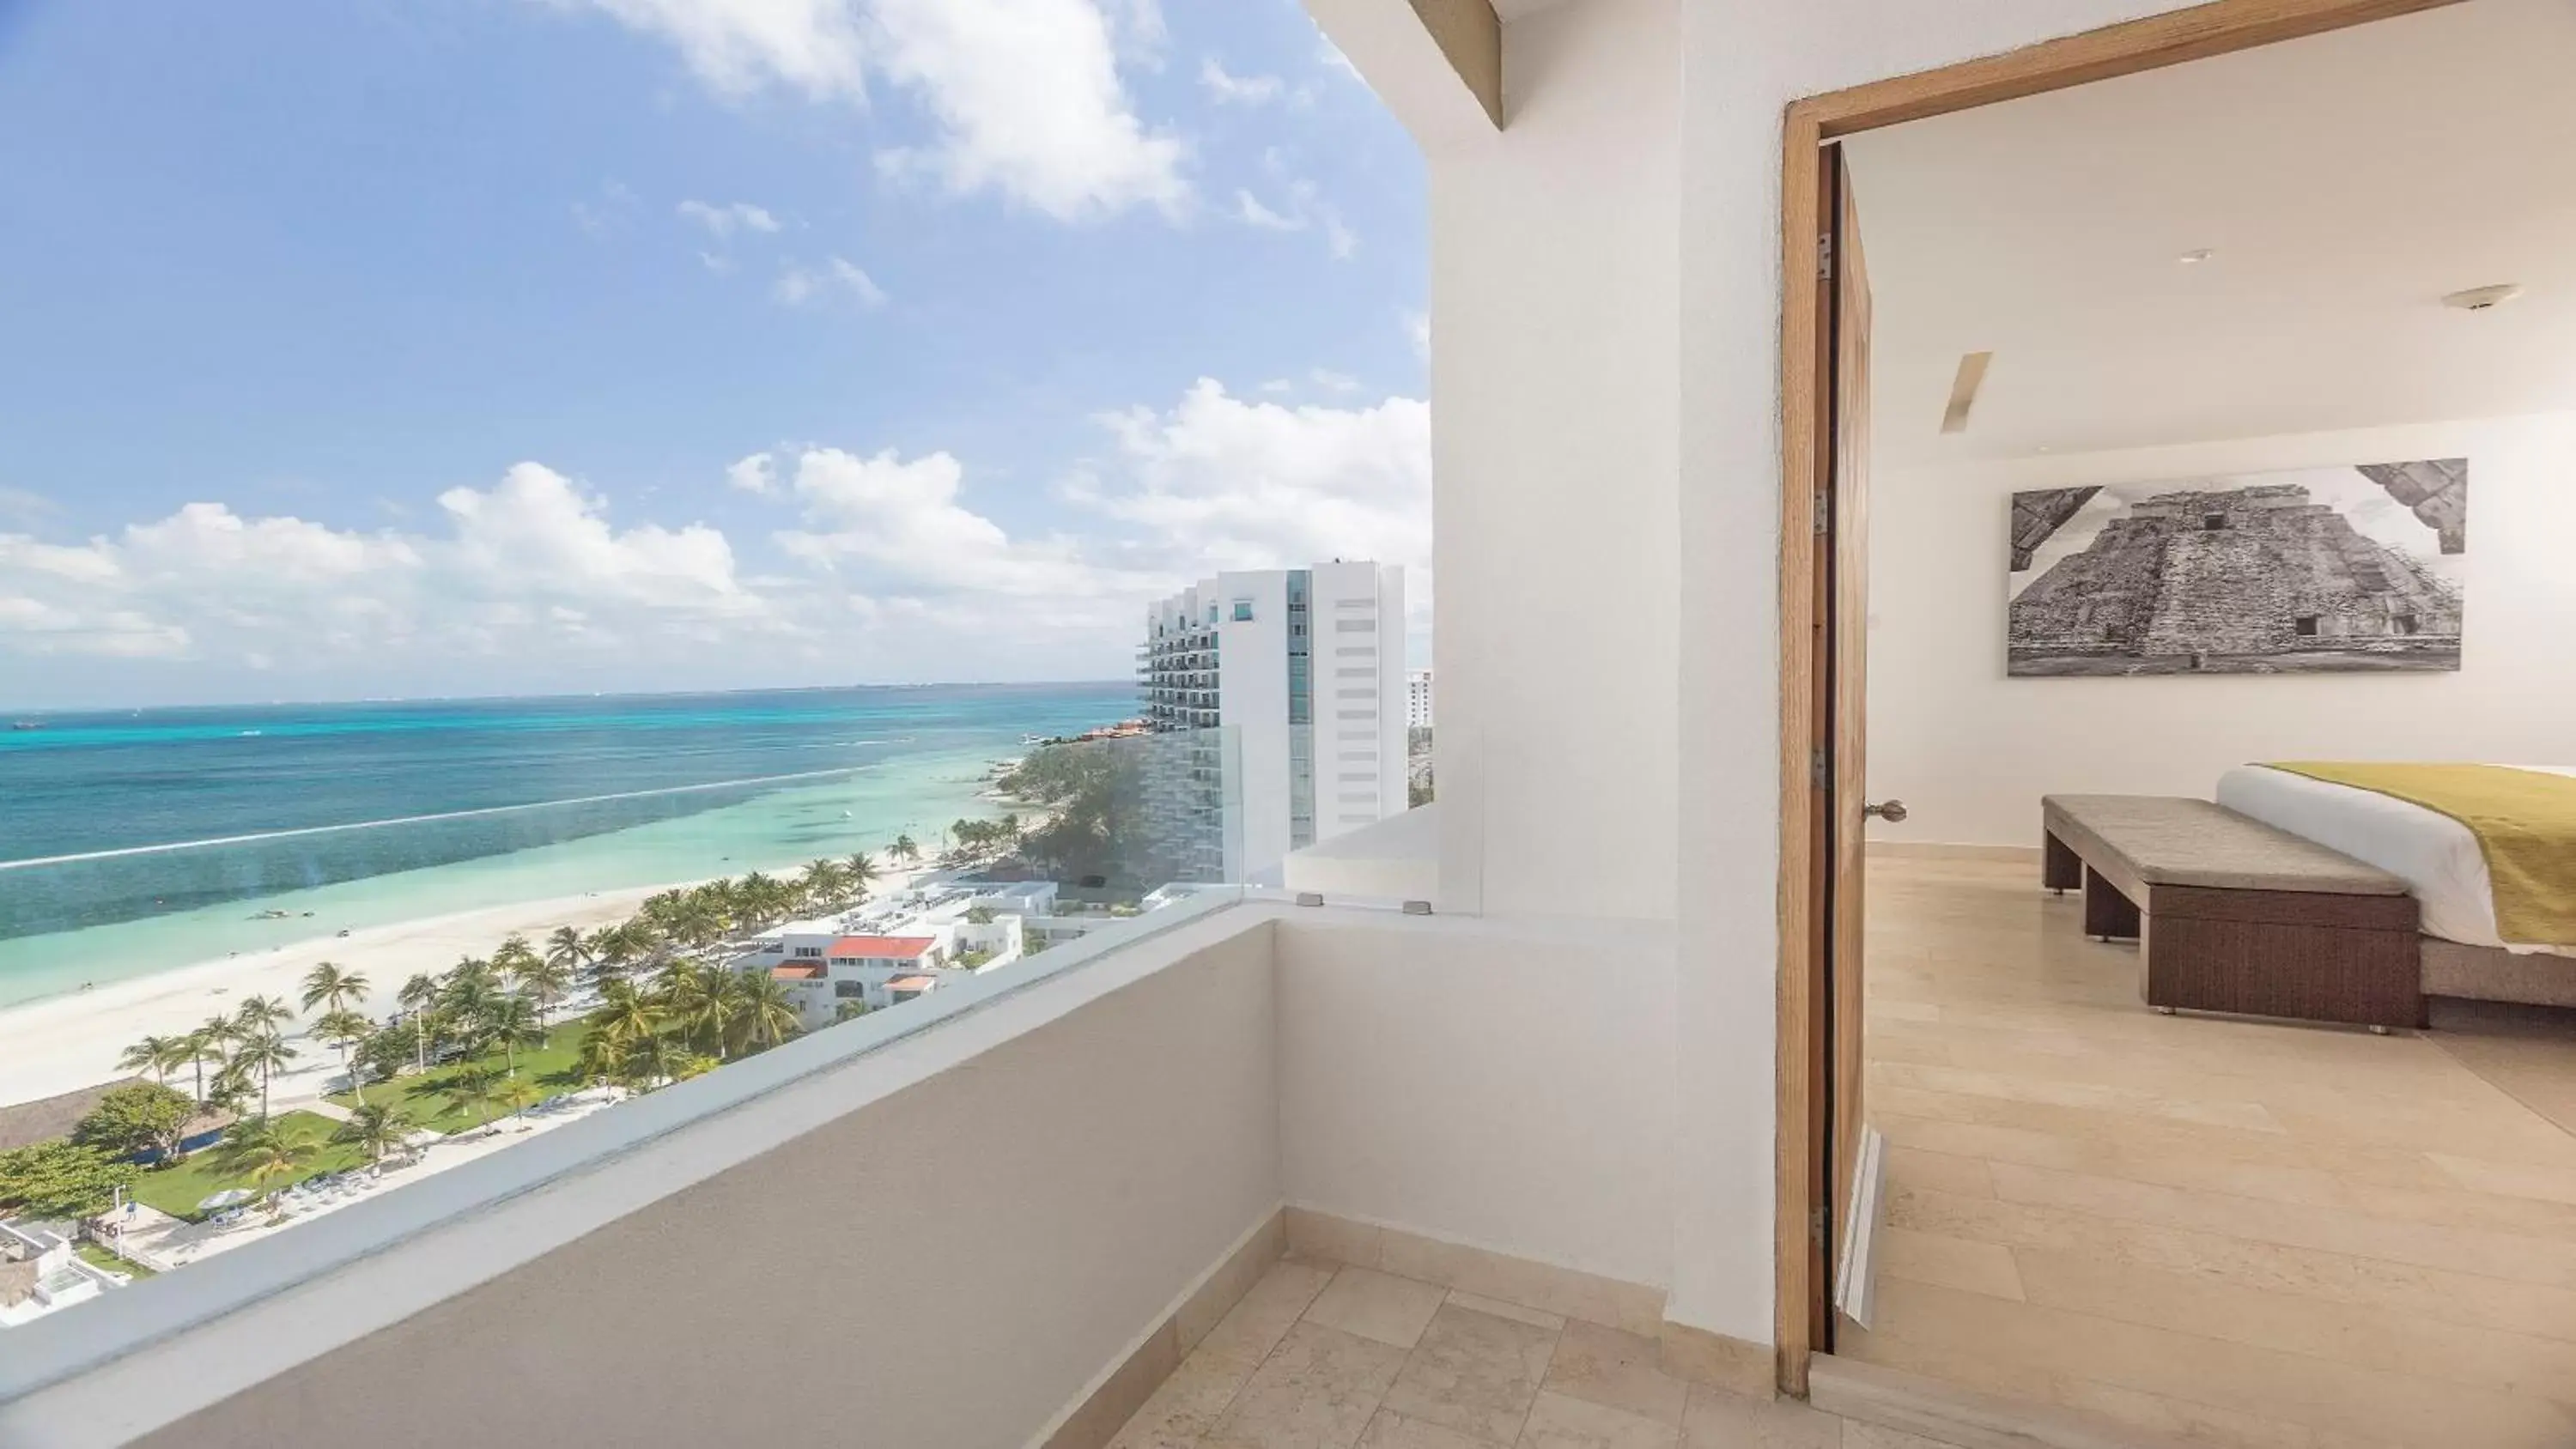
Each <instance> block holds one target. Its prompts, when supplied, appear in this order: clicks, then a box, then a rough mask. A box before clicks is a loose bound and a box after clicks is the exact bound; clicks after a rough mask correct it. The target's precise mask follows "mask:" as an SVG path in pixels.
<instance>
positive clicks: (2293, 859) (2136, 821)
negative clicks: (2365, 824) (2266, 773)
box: [2040, 795, 2407, 896]
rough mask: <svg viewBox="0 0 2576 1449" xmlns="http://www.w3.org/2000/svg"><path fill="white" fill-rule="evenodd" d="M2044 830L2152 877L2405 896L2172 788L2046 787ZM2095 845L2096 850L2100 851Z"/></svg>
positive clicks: (2330, 854) (2356, 868)
mask: <svg viewBox="0 0 2576 1449" xmlns="http://www.w3.org/2000/svg"><path fill="white" fill-rule="evenodd" d="M2040 812H2041V815H2042V816H2043V818H2044V819H2045V820H2046V822H2047V826H2048V832H2049V834H2051V835H2054V836H2056V837H2057V838H2058V839H2059V840H2062V841H2064V842H2066V844H2067V845H2068V846H2069V847H2071V848H2072V849H2073V850H2074V851H2075V853H2076V854H2078V855H2081V856H2085V857H2087V858H2088V859H2094V860H2099V859H2102V858H2103V857H2104V856H2108V857H2110V858H2113V859H2117V860H2119V861H2121V862H2122V863H2124V864H2125V865H2127V867H2128V868H2129V870H2130V871H2131V872H2133V873H2134V874H2135V875H2136V876H2137V877H2138V879H2139V880H2141V881H2144V882H2145V883H2147V884H2149V885H2172V886H2200V887H2204V888H2207V889H2210V890H2238V891H2312V892H2316V893H2318V894H2324V895H2349V896H2402V895H2405V894H2407V885H2406V882H2405V881H2403V880H2401V879H2399V878H2398V877H2396V876H2393V875H2390V874H2389V873H2388V872H2386V871H2384V870H2381V869H2379V868H2378V867H2377V866H2373V865H2365V864H2363V863H2362V862H2360V861H2357V860H2355V859H2353V858H2352V857H2351V856H2348V855H2345V854H2343V853H2342V852H2341V851H2335V850H2328V849H2327V848H2326V847H2324V846H2322V845H2319V844H2317V843H2316V842H2315V841H2312V840H2302V839H2300V838H2299V837H2298V836H2295V835H2292V834H2290V833H2289V832H2288V831H2286V830H2281V829H2278V828H2276V827H2274V826H2270V825H2266V824H2264V823H2263V822H2262V821H2260V820H2255V819H2251V818H2249V817H2247V816H2243V815H2239V814H2237V813H2236V812H2235V811H2233V810H2229V809H2227V808H2226V807H2224V806H2221V805H2215V804H2212V803H2210V802H2209V801H2207V800H2191V799H2186V798H2183V797H2181V796H2176V795H2049V796H2044V797H2042V798H2041V800H2040ZM2097 852H2098V854H2097Z"/></svg>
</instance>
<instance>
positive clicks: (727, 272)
mask: <svg viewBox="0 0 2576 1449" xmlns="http://www.w3.org/2000/svg"><path fill="white" fill-rule="evenodd" d="M698 265H699V266H702V267H704V268H706V269H707V270H708V271H710V272H713V273H715V274H716V275H717V276H719V277H727V276H731V275H733V258H731V257H728V256H720V255H718V254H716V253H714V252H700V253H698Z"/></svg>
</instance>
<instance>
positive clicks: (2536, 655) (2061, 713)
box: [1869, 413, 2576, 846]
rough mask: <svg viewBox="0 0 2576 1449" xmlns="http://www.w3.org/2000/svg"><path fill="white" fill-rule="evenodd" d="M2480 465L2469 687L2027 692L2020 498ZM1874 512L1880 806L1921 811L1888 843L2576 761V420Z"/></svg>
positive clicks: (2414, 677)
mask: <svg viewBox="0 0 2576 1449" xmlns="http://www.w3.org/2000/svg"><path fill="white" fill-rule="evenodd" d="M2462 456H2465V457H2467V458H2468V460H2469V552H2468V564H2469V573H2468V579H2467V617H2466V629H2465V633H2464V635H2463V638H2462V651H2461V652H2462V658H2461V667H2460V671H2459V672H2458V673H2456V674H2450V673H2444V674H2304V675H2213V676H2207V677H2198V678H2195V677H2190V676H2172V675H2167V676H2151V677H2141V678H2134V679H2126V678H2110V679H2092V678H2081V679H2012V678H2008V677H2006V675H2005V673H2004V605H2005V578H2006V572H2005V570H2006V567H2007V564H2008V559H2007V557H2006V555H2007V553H2008V549H2007V546H2006V541H2005V535H2006V533H2007V532H2008V528H2007V522H2006V520H2007V516H2008V513H2009V510H2010V507H2011V504H2010V502H2009V497H2010V495H2011V494H2012V493H2014V492H2015V491H2018V490H2020V489H2025V488H2051V487H2077V486H2082V485H2085V484H2092V483H2133V482H2149V481H2153V480H2156V479H2162V478H2191V477H2204V476H2208V475H2210V474H2213V473H2245V472H2261V471H2265V470H2269V469H2276V468H2294V467H2305V466H2313V465H2320V464H2339V463H2372V462H2386V461H2390V460H2396V459H2405V458H2454V457H2462ZM1870 508H1871V518H1870V551H1871V552H1870V610H1869V613H1870V645H1869V648H1870V656H1869V669H1870V675H1869V773H1870V797H1871V798H1872V799H1881V798H1885V797H1888V796H1891V795H1892V796H1899V797H1902V798H1903V799H1904V801H1905V802H1906V805H1907V806H1908V807H1909V809H1910V810H1911V811H1912V814H1911V817H1910V818H1909V819H1907V820H1906V822H1905V823H1904V824H1902V825H1896V826H1888V825H1873V826H1872V828H1871V834H1872V836H1873V837H1874V838H1876V839H1881V840H1908V841H1923V842H1940V843H1961V844H1978V845H2021V846H2031V845H2036V844H2037V843H2038V839H2039V836H2038V830H2039V824H2038V822H2039V797H2040V796H2041V795H2043V794H2049V793H2076V792H2099V793H2114V794H2152V795H2196V796H2199V797H2202V798H2204V799H2206V798H2208V796H2209V794H2210V791H2211V789H2212V788H2213V787H2214V786H2215V785H2216V784H2217V782H2218V776H2219V774H2220V772H2222V771H2224V770H2226V769H2227V768H2229V767H2230V766H2233V765H2239V764H2243V763H2245V762H2246V761H2249V760H2267V759H2269V760H2281V759H2364V760H2367V759H2413V760H2470V761H2489V762H2498V763H2517V762H2519V763H2532V764H2565V763H2570V762H2576V663H2571V660H2576V654H2571V651H2570V644H2569V640H2568V637H2567V633H2568V629H2569V627H2570V625H2571V624H2576V568H2570V567H2569V566H2568V564H2567V562H2566V552H2565V551H2566V548H2567V545H2568V542H2569V541H2570V540H2576V413H2553V414H2547V415H2543V416H2539V417H2526V418H2511V419H2502V420H2490V421H2481V422H2460V423H2438V424H2423V425H2415V426H2408V427H2397V428H2380V429H2370V430H2364V431H2359V432H2339V433H2312V434H2306V435H2302V436H2293V437H2276V438H2248V439H2237V440H2232V441H2224V442H2210V443H2197V444H2190V445H2185V446H2180V447H2166V448H2147V449H2136V450H2129V451H2122V452H2109V453H2094V454H2085V455H2065V456H2051V457H2041V458H2030V459H2020V460H2014V461H2010V462H1993V463H1983V464H1973V463H1972V464H1956V465H1947V466H1943V467H1938V468H1923V469H1914V470H1908V471H1905V472H1897V473H1887V474H1883V475H1882V476H1880V477H1878V478H1876V479H1874V480H1872V486H1871V496H1870Z"/></svg>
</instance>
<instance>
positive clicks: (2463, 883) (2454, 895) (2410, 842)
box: [2218, 765, 2576, 956]
mask: <svg viewBox="0 0 2576 1449" xmlns="http://www.w3.org/2000/svg"><path fill="white" fill-rule="evenodd" d="M2513 768H2515V769H2518V770H2538V771H2542V772H2544V773H2546V774H2552V775H2576V767H2567V766H2560V765H2516V766H2514V767H2513ZM2218 803H2219V804H2221V805H2224V806H2226V807H2227V808H2228V809H2230V810H2233V811H2235V812H2236V813H2237V814H2239V815H2250V816H2252V817H2254V818H2255V819H2257V820H2260V821H2263V822H2264V823H2266V824H2269V825H2276V826H2278V827H2280V828H2281V829H2283V830H2286V831H2288V832H2290V833H2291V834H2292V835H2296V836H2300V837H2302V838H2304V839H2308V840H2313V841H2315V842H2316V843H2317V844H2319V845H2322V846H2325V847H2326V848H2328V849H2330V850H2340V851H2342V852H2343V853H2344V854H2346V855H2349V856H2351V857H2352V858H2353V859H2355V860H2359V861H2365V862H2367V863H2369V864H2371V865H2375V866H2377V867H2379V868H2380V869H2381V870H2384V871H2386V872H2388V873H2389V874H2390V875H2393V876H2396V877H2398V878H2399V879H2401V880H2403V881H2405V882H2406V883H2407V884H2408V885H2410V886H2413V887H2414V888H2415V899H2416V901H2417V902H2418V903H2419V904H2420V905H2421V906H2422V907H2423V910H2424V918H2423V931H2424V934H2425V935H2428V936H2439V937H2441V938H2442V939H2444V940H2446V941H2457V942H2460V943H2461V944H2462V945H2467V946H2503V947H2504V949H2506V950H2508V951H2514V952H2519V953H2522V954H2526V955H2532V954H2540V953H2544V952H2545V953H2550V954H2555V955H2560V956H2576V942H2567V943H2563V944H2560V945H2555V946H2507V945H2505V942H2504V940H2503V938H2502V937H2500V936H2498V935H2497V934H2496V918H2495V892H2494V889H2493V887H2492V886H2491V885H2490V884H2489V882H2488V880H2487V861H2486V855H2485V853H2484V852H2483V851H2481V850H2479V849H2478V838H2477V837H2476V836H2475V835H2472V834H2470V833H2469V827H2467V826H2465V825H2462V824H2461V823H2460V822H2458V821H2456V820H2453V819H2452V818H2451V817H2449V816H2448V815H2443V814H2439V813H2437V812H2435V811H2431V810H2427V809H2425V808H2423V807H2422V806H2420V805H2409V804H2407V803H2406V802H2405V801H2403V800H2395V799H2391V798H2389V797H2388V796H2386V795H2382V794H2380V793H2378V792H2377V791H2375V790H2356V789H2354V788H2353V787H2351V786H2350V785H2336V784H2331V783H2328V782H2327V781H2324V780H2314V779H2310V778H2309V777H2307V776H2305V775H2293V774H2291V773H2290V772H2289V771H2287V770H2267V769H2264V768H2262V767H2260V766H2257V765H2241V766H2238V767H2237V768H2236V769H2233V770H2230V771H2228V772H2227V773H2226V774H2224V775H2221V776H2220V777H2219V778H2218Z"/></svg>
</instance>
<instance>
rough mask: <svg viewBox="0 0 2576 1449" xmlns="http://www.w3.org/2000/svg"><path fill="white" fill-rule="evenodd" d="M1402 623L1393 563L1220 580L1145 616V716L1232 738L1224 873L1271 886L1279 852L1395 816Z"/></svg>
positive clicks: (1399, 798) (1399, 808)
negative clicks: (1232, 823) (1232, 789)
mask: <svg viewBox="0 0 2576 1449" xmlns="http://www.w3.org/2000/svg"><path fill="white" fill-rule="evenodd" d="M1404 628H1405V625H1404V570H1403V569H1402V568H1400V567H1398V566H1396V565H1392V564H1373V563H1339V562H1336V563H1324V564H1316V565H1314V566H1312V567H1310V568H1302V569H1266V570H1262V571H1260V572H1252V573H1223V574H1218V575H1217V576H1216V577H1215V578H1212V579H1207V580H1203V581H1202V582H1200V583H1199V584H1198V585H1196V586H1195V587H1193V588H1189V589H1184V590H1182V591H1181V592H1180V593H1178V594H1175V595H1173V596H1172V597H1171V598H1168V599H1165V600H1163V601H1162V602H1161V603H1159V604H1156V605H1155V606H1154V607H1153V609H1152V610H1151V611H1150V612H1149V614H1148V615H1147V619H1146V638H1145V643H1144V646H1143V648H1142V649H1141V650H1140V651H1139V654H1138V665H1137V675H1138V681H1137V682H1138V687H1139V689H1140V691H1141V693H1142V695H1143V700H1144V713H1145V718H1146V720H1147V721H1148V722H1149V723H1150V724H1152V725H1153V727H1154V728H1155V729H1156V730H1160V731H1177V730H1198V729H1216V728H1220V727H1222V728H1224V729H1225V730H1227V731H1229V732H1230V734H1231V736H1232V739H1231V741H1230V742H1229V743H1230V745H1231V748H1230V749H1229V750H1228V751H1227V752H1226V753H1227V754H1228V755H1229V757H1230V758H1232V759H1233V760H1235V761H1236V762H1238V763H1237V767H1236V771H1235V773H1236V778H1237V781H1238V782H1239V787H1240V789H1241V794H1242V799H1241V806H1240V821H1241V829H1240V831H1239V832H1232V831H1230V832H1228V840H1227V846H1226V853H1227V855H1228V856H1229V858H1228V859H1227V860H1226V861H1225V862H1224V870H1225V878H1226V879H1229V880H1241V881H1254V882H1260V883H1275V882H1276V880H1277V879H1278V877H1279V873H1280V866H1281V862H1282V861H1284V860H1285V859H1286V858H1287V855H1288V853H1289V852H1290V851H1292V850H1298V849H1302V848H1303V847H1305V846H1309V845H1313V844H1315V843H1316V842H1318V841H1324V840H1330V839H1332V838H1333V837H1334V836H1336V835H1340V834H1342V833H1343V832H1344V831H1348V830H1354V829H1357V828H1359V827H1360V826H1363V825H1369V824H1373V823H1375V822H1376V821H1379V820H1382V819H1384V818H1386V817H1387V816H1390V815H1396V814H1401V813H1402V812H1403V811H1404V809H1405V803H1406V802H1405V735H1404V728H1405V672H1404V663H1405V659H1404V639H1405V633H1404ZM1238 841H1239V843H1238Z"/></svg>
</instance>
